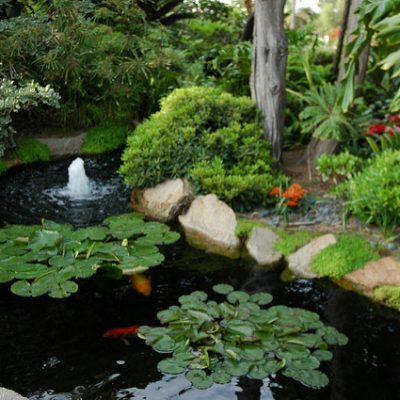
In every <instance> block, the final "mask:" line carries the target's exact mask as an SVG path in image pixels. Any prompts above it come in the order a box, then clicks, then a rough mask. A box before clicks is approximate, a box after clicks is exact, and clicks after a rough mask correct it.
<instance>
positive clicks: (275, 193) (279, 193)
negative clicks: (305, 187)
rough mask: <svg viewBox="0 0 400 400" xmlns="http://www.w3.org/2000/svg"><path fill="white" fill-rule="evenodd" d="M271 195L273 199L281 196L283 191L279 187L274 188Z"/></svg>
mask: <svg viewBox="0 0 400 400" xmlns="http://www.w3.org/2000/svg"><path fill="white" fill-rule="evenodd" d="M269 195H270V196H273V197H277V196H280V195H281V189H280V188H279V187H274V188H273V189H272V190H271V192H270V194H269Z"/></svg>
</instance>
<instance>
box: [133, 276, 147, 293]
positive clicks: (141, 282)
mask: <svg viewBox="0 0 400 400" xmlns="http://www.w3.org/2000/svg"><path fill="white" fill-rule="evenodd" d="M130 279H131V282H132V287H133V289H135V290H136V291H137V292H138V293H140V294H142V295H143V296H150V295H151V278H150V277H147V276H146V275H143V274H135V275H132V276H131V277H130Z"/></svg>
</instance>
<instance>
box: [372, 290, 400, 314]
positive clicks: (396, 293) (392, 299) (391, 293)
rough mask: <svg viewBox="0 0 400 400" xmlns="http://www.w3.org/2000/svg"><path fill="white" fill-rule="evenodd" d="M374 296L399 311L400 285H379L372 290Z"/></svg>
mask: <svg viewBox="0 0 400 400" xmlns="http://www.w3.org/2000/svg"><path fill="white" fill-rule="evenodd" d="M374 297H375V299H376V300H378V301H381V302H383V303H385V304H386V305H388V306H389V307H392V308H395V309H396V310H398V311H400V287H399V286H381V287H378V288H377V289H375V290H374Z"/></svg>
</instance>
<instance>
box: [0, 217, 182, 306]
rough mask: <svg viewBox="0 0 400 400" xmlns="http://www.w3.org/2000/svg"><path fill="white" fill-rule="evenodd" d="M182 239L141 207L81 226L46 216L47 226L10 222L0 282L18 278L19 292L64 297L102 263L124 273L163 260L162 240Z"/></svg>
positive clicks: (0, 243) (1, 249) (3, 237)
mask: <svg viewBox="0 0 400 400" xmlns="http://www.w3.org/2000/svg"><path fill="white" fill-rule="evenodd" d="M178 239H179V234H178V233H176V232H172V231H170V230H169V227H168V226H167V225H164V224H161V223H158V222H145V221H143V215H141V214H137V213H130V214H123V215H119V216H115V217H109V218H106V219H105V220H104V226H96V227H89V228H82V229H77V230H74V229H73V227H72V226H71V225H60V224H57V223H55V222H52V221H44V220H43V222H42V225H41V226H37V225H33V226H24V225H7V226H6V227H5V228H3V229H0V283H5V282H13V284H12V285H11V291H12V292H13V293H14V294H16V295H19V296H26V297H37V296H42V295H44V294H46V293H48V295H49V296H50V297H55V298H64V297H68V296H70V295H71V294H72V293H75V292H76V291H77V290H78V284H77V283H76V280H78V279H85V278H90V277H91V276H92V275H94V274H95V273H96V272H97V271H98V270H99V269H101V270H102V271H103V272H104V273H105V274H106V275H109V276H113V277H117V278H118V277H121V276H122V274H134V273H137V272H142V271H144V270H146V269H148V268H149V267H153V266H156V265H158V264H160V263H161V262H162V261H163V260H164V257H163V255H162V254H161V253H160V251H159V249H158V247H157V245H163V244H170V243H173V242H175V241H176V240H178Z"/></svg>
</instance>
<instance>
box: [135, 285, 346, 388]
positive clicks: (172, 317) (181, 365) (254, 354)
mask: <svg viewBox="0 0 400 400" xmlns="http://www.w3.org/2000/svg"><path fill="white" fill-rule="evenodd" d="M213 289H214V291H215V292H217V293H220V294H222V295H227V296H226V299H224V300H223V301H222V302H220V303H217V302H216V301H213V300H207V299H208V296H207V294H206V293H205V292H201V291H195V292H193V293H191V294H190V295H184V296H181V297H179V303H180V306H171V307H169V308H168V309H166V310H164V311H160V312H159V313H158V314H157V317H158V319H159V320H160V321H161V323H162V324H164V325H165V327H161V328H160V327H156V328H151V327H148V326H143V327H141V328H140V329H139V331H138V335H139V337H141V338H142V339H145V340H146V343H147V344H148V345H150V346H152V347H153V349H154V350H156V351H158V352H161V353H172V356H171V357H170V358H166V359H164V360H162V361H160V362H159V363H158V368H159V370H160V371H161V372H163V373H166V374H181V373H183V372H186V378H187V379H188V380H189V381H190V382H191V383H192V384H193V386H195V387H197V388H199V389H206V388H208V387H210V386H212V385H213V384H214V383H220V384H224V383H228V382H229V381H230V380H231V378H232V377H240V376H249V377H251V378H255V379H265V378H267V377H268V376H270V375H272V374H276V373H277V372H281V373H282V374H283V375H285V376H288V377H290V378H293V379H295V380H298V381H300V382H302V383H303V384H305V385H307V386H309V387H313V388H320V387H323V386H326V385H327V384H328V382H329V379H328V377H327V376H326V375H325V374H324V373H323V372H321V371H319V370H318V368H319V366H320V363H321V362H322V361H328V360H331V359H332V353H331V352H330V351H329V350H327V349H328V347H329V346H332V345H345V344H346V343H347V337H346V336H345V335H343V334H341V333H339V332H338V331H337V330H336V329H335V328H333V327H330V326H326V325H324V324H323V323H322V322H321V321H320V319H319V316H318V314H316V313H313V312H310V311H307V310H303V309H300V308H290V307H286V306H272V307H270V308H268V309H263V308H262V306H265V305H267V304H269V303H270V302H271V301H272V296H271V295H270V294H269V293H265V292H260V293H255V294H252V295H249V294H247V293H246V292H242V291H234V289H233V287H232V286H230V285H227V284H219V285H215V286H214V287H213Z"/></svg>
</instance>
